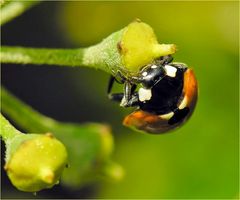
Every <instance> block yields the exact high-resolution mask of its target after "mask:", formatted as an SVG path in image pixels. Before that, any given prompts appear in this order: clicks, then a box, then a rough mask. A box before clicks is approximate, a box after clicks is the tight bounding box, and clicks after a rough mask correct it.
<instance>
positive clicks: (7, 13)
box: [0, 0, 39, 25]
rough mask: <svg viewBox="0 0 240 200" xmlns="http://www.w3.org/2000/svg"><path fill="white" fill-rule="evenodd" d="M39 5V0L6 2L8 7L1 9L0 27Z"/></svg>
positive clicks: (4, 6)
mask: <svg viewBox="0 0 240 200" xmlns="http://www.w3.org/2000/svg"><path fill="white" fill-rule="evenodd" d="M37 3H39V1H38V0H32V1H11V2H9V1H6V2H4V4H6V5H3V7H2V8H1V18H0V25H3V24H5V23H7V22H9V21H11V20H12V19H14V18H15V17H17V16H19V15H21V14H22V13H23V12H25V11H26V10H27V9H29V8H30V7H32V6H34V5H35V4H37Z"/></svg>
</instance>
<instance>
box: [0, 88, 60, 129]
mask: <svg viewBox="0 0 240 200" xmlns="http://www.w3.org/2000/svg"><path fill="white" fill-rule="evenodd" d="M1 104H2V105H1V110H2V111H3V112H4V113H6V114H7V115H8V116H9V117H11V119H13V120H14V121H15V122H16V123H17V124H19V125H21V127H22V128H24V129H25V130H27V131H28V132H34V133H38V132H42V133H44V132H47V131H49V130H52V128H53V127H54V126H55V125H56V124H57V122H56V121H55V120H53V119H51V118H49V117H46V116H44V115H42V114H40V113H38V112H37V111H35V110H33V109H32V108H31V107H30V106H28V105H26V104H25V103H23V102H21V101H20V100H18V99H17V98H16V97H14V96H13V95H11V94H10V93H9V92H7V90H5V89H4V88H3V87H1Z"/></svg>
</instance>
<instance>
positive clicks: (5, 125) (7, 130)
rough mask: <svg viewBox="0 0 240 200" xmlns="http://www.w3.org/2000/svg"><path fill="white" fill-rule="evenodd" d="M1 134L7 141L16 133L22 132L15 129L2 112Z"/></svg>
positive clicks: (0, 117)
mask: <svg viewBox="0 0 240 200" xmlns="http://www.w3.org/2000/svg"><path fill="white" fill-rule="evenodd" d="M0 124H1V126H0V136H1V137H2V139H3V140H4V141H5V142H6V141H7V140H9V139H12V138H13V137H15V136H16V135H18V134H20V133H21V132H19V131H18V130H17V129H15V128H14V127H13V126H12V125H11V124H10V123H9V122H8V120H6V118H5V117H3V115H2V114H0Z"/></svg>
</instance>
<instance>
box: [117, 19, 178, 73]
mask: <svg viewBox="0 0 240 200" xmlns="http://www.w3.org/2000/svg"><path fill="white" fill-rule="evenodd" d="M119 50H120V54H121V58H122V62H123V64H124V66H125V70H128V71H129V72H130V73H136V72H138V71H139V69H141V67H143V66H145V65H147V64H149V63H151V62H152V61H153V60H154V59H156V58H159V57H161V56H166V55H169V54H174V53H175V52H176V45H174V44H159V43H158V41H157V38H156V35H155V33H154V31H153V29H152V28H151V26H149V25H148V24H146V23H143V22H141V21H140V20H137V21H135V22H132V23H131V24H129V25H128V26H127V27H126V28H125V30H124V33H123V36H122V40H121V42H120V43H119Z"/></svg>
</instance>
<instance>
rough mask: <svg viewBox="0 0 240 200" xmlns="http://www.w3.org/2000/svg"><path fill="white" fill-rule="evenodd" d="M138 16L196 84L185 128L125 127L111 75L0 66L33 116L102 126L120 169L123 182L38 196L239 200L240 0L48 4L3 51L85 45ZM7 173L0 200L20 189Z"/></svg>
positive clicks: (9, 30) (8, 31)
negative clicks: (113, 98)
mask: <svg viewBox="0 0 240 200" xmlns="http://www.w3.org/2000/svg"><path fill="white" fill-rule="evenodd" d="M135 18H140V19H141V20H142V21H144V22H146V23H148V24H149V25H151V26H152V27H153V29H154V30H155V33H156V35H157V37H158V40H159V42H160V43H175V44H176V45H177V46H178V52H177V53H176V54H175V56H174V57H175V61H179V62H185V63H187V64H188V65H189V66H191V67H192V68H193V69H194V71H195V73H196V76H197V79H198V82H199V101H198V104H197V107H196V110H195V112H194V114H193V116H192V118H191V119H190V120H189V122H188V123H186V124H185V126H183V127H182V128H181V129H179V130H177V131H174V132H172V133H169V134H165V135H157V136H156V135H147V134H139V133H135V132H133V131H131V130H129V129H127V128H125V127H123V126H122V125H121V121H122V119H123V117H124V116H125V115H126V114H127V113H129V112H130V110H123V109H122V108H120V107H119V106H118V105H117V104H114V103H112V102H110V101H108V99H107V97H106V95H105V90H106V85H107V81H108V74H105V73H104V72H101V71H95V70H92V69H69V68H68V69H67V68H59V67H54V66H53V67H45V68H44V67H37V66H31V67H27V66H24V67H20V66H16V65H3V66H2V84H3V85H4V86H6V87H7V88H8V89H9V90H10V91H12V92H13V93H14V94H15V95H17V96H18V97H19V98H21V99H22V100H24V101H25V102H27V103H28V104H30V105H32V106H33V107H34V108H36V109H37V110H39V111H41V112H42V113H44V114H47V115H49V116H51V117H54V118H56V119H58V120H62V121H71V122H83V121H96V122H106V123H108V124H110V125H111V126H112V129H113V133H114V136H115V152H114V158H115V160H116V161H118V162H119V163H120V164H121V165H122V166H123V167H124V168H125V171H126V174H125V178H124V180H123V181H121V182H119V183H114V184H113V183H111V182H109V183H108V182H102V183H100V184H96V185H92V186H88V187H86V188H85V189H81V190H79V191H71V189H67V188H62V187H61V186H57V187H55V188H54V189H53V190H51V191H43V192H40V193H39V194H38V195H37V196H36V198H43V197H45V198H46V197H47V198H54V197H62V198H64V197H68V198H83V197H85V198H90V197H91V198H147V199H149V198H174V199H180V198H190V199H194V198H209V199H211V198H215V199H220V198H222V199H223V198H228V199H233V198H237V196H238V141H239V140H238V128H239V127H238V120H239V119H238V111H239V107H238V96H239V95H238V94H239V93H238V92H239V88H238V85H239V84H238V83H239V82H238V81H239V68H238V67H239V57H238V56H239V54H238V53H239V51H238V49H239V32H238V31H239V25H238V24H239V3H238V2H61V3H60V2H44V3H42V4H39V5H38V6H36V7H35V8H33V9H31V10H29V11H28V12H26V13H25V14H24V15H23V16H21V17H19V18H17V19H15V20H14V21H12V22H10V23H9V24H6V25H4V26H3V28H2V44H3V45H23V46H32V47H59V48H61V47H62V48H64V47H66V48H70V47H84V46H89V45H92V44H95V43H97V42H99V41H101V39H102V38H104V37H106V36H107V35H109V34H110V33H112V32H114V31H117V30H119V29H121V28H123V27H124V26H126V25H127V24H128V23H130V22H131V21H132V20H134V19H135ZM2 175H3V182H2V183H3V185H2V190H3V191H2V192H3V196H4V197H5V198H8V197H12V198H20V197H22V198H23V197H24V198H35V197H34V196H32V195H31V194H25V193H21V192H18V191H16V190H15V189H14V188H13V187H12V186H10V185H9V182H8V180H7V178H6V176H5V173H4V172H3V173H2Z"/></svg>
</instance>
